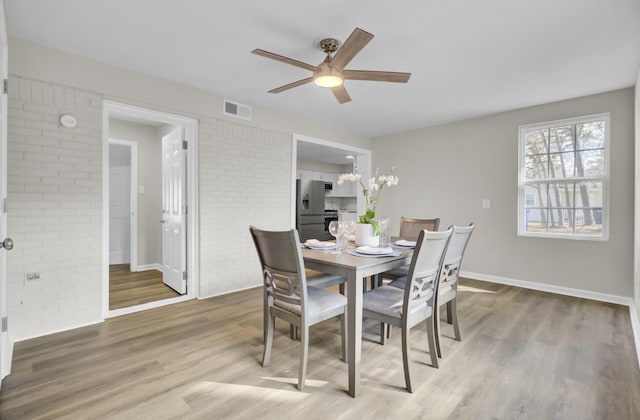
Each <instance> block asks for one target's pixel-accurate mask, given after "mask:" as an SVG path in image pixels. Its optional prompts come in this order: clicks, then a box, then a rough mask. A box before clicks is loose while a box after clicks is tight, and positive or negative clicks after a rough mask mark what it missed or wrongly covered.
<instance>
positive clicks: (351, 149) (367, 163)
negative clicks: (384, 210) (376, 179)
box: [291, 133, 371, 229]
mask: <svg viewBox="0 0 640 420" xmlns="http://www.w3.org/2000/svg"><path fill="white" fill-rule="evenodd" d="M298 142H305V143H312V144H317V145H320V146H324V147H327V148H330V149H339V150H343V151H344V152H345V154H350V155H354V156H355V159H356V160H355V163H356V164H357V165H358V172H360V173H361V174H362V176H363V178H364V179H369V176H370V174H371V150H368V149H363V148H361V147H356V146H350V145H348V144H344V143H338V142H335V141H330V140H323V139H319V138H315V137H310V136H305V135H304V134H297V133H293V141H292V142H291V228H292V229H295V227H296V169H297V166H298ZM357 203H358V204H357V205H358V214H363V213H364V211H365V203H364V199H363V196H362V193H361V192H358V194H357Z"/></svg>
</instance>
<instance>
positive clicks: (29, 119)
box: [8, 76, 292, 340]
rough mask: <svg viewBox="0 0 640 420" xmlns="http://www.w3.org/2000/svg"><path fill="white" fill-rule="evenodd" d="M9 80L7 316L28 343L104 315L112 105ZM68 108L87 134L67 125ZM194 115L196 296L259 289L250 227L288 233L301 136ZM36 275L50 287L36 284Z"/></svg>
mask: <svg viewBox="0 0 640 420" xmlns="http://www.w3.org/2000/svg"><path fill="white" fill-rule="evenodd" d="M10 84H11V86H12V88H11V89H10V95H9V113H8V117H9V167H8V171H9V180H8V184H9V185H8V187H9V234H10V235H11V236H12V237H13V238H14V240H15V242H16V247H15V249H14V251H12V254H11V258H9V316H10V320H11V324H12V325H11V334H12V339H13V340H21V339H25V338H29V337H35V336H39V335H44V334H49V333H52V332H55V331H60V330H65V329H70V328H74V327H77V326H80V325H86V324H90V323H93V322H98V321H100V320H101V319H102V307H101V305H102V264H103V262H102V246H103V238H102V142H103V139H102V99H103V98H102V95H100V94H97V93H92V92H87V91H84V90H80V89H75V88H71V87H66V86H61V85H57V84H55V83H49V82H41V81H37V80H32V79H28V78H22V77H17V76H12V77H11V80H10ZM150 108H154V107H150ZM164 110H167V111H169V112H174V113H177V114H180V113H181V112H180V110H177V109H174V110H172V109H167V108H166V107H165V109H164ZM64 113H69V114H72V115H74V116H75V117H76V118H77V120H78V126H77V128H75V129H66V128H64V127H61V126H60V125H59V124H58V119H59V117H60V115H61V114H64ZM187 116H192V117H196V118H199V121H200V123H199V127H198V130H199V141H198V151H199V158H198V170H199V174H198V177H199V191H198V195H199V224H200V229H199V231H198V235H199V241H200V248H199V250H198V257H199V264H198V268H199V285H198V295H199V296H200V297H207V296H212V295H217V294H222V293H227V292H231V291H234V290H239V289H244V288H248V287H252V286H258V285H260V284H261V283H262V279H261V276H260V268H259V263H258V258H257V254H256V251H255V249H254V246H253V243H252V241H251V237H250V235H249V225H251V224H253V225H256V226H258V227H261V228H267V229H288V228H289V226H290V205H291V190H290V189H291V142H292V138H291V134H290V133H283V132H277V131H272V130H265V129H262V128H259V127H254V126H251V125H250V123H246V122H244V121H243V122H236V121H233V120H229V119H218V118H214V117H212V116H210V115H209V116H198V115H187ZM28 272H40V273H41V278H40V280H36V281H30V282H26V280H25V276H26V273H28Z"/></svg>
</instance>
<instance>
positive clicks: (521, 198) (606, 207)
mask: <svg viewBox="0 0 640 420" xmlns="http://www.w3.org/2000/svg"><path fill="white" fill-rule="evenodd" d="M595 120H604V121H605V145H604V153H605V157H604V176H603V178H602V181H603V190H604V191H603V195H602V235H598V236H595V235H576V234H573V233H550V232H527V231H526V230H525V225H524V224H525V208H526V206H525V199H526V197H525V192H524V187H525V162H524V157H525V156H524V141H523V131H525V130H531V129H541V128H549V127H554V126H559V125H574V124H577V123H583V122H589V121H595ZM610 144H611V114H610V113H608V112H607V113H602V114H595V115H586V116H583V117H576V118H568V119H563V120H555V121H547V122H542V123H536V124H527V125H521V126H519V127H518V218H517V219H518V236H526V237H538V238H554V239H572V240H578V241H608V240H609V213H610V203H609V190H610V188H609V185H610V182H609V181H610V164H609V160H610V155H611V153H610V149H611V147H610ZM568 180H569V181H570V179H568Z"/></svg>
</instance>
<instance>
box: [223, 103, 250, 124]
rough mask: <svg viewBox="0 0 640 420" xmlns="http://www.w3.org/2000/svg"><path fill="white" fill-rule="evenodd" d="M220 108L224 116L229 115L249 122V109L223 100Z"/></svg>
mask: <svg viewBox="0 0 640 420" xmlns="http://www.w3.org/2000/svg"><path fill="white" fill-rule="evenodd" d="M222 108H223V111H224V115H230V116H232V117H236V118H242V119H243V120H247V121H251V107H250V106H247V105H242V104H239V103H237V102H233V101H230V100H228V99H225V100H224V102H223V104H222Z"/></svg>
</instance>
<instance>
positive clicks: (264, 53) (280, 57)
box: [251, 48, 318, 71]
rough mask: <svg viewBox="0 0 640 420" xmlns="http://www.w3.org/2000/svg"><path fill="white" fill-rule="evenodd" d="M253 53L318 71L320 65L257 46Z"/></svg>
mask: <svg viewBox="0 0 640 420" xmlns="http://www.w3.org/2000/svg"><path fill="white" fill-rule="evenodd" d="M251 52H252V53H253V54H256V55H261V56H262V57H266V58H270V59H272V60H276V61H281V62H283V63H286V64H291V65H292V66H296V67H300V68H303V69H305V70H309V71H316V70H318V67H316V66H312V65H311V64H307V63H303V62H302V61H298V60H294V59H293V58H289V57H285V56H283V55H278V54H274V53H272V52H269V51H265V50H261V49H259V48H256V49H255V50H253V51H251Z"/></svg>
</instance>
